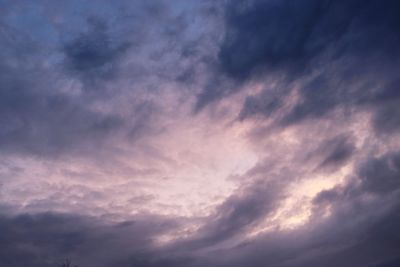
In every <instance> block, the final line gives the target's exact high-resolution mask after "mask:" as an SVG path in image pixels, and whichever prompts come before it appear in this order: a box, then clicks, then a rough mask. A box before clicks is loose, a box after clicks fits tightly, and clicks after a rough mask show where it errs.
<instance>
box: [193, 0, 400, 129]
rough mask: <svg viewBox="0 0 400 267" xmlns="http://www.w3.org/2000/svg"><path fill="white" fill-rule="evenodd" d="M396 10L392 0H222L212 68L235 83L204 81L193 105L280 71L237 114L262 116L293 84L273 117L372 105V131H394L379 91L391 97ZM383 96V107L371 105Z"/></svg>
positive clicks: (284, 121)
mask: <svg viewBox="0 0 400 267" xmlns="http://www.w3.org/2000/svg"><path fill="white" fill-rule="evenodd" d="M398 10H399V3H398V1H393V0H386V1H375V0H369V1H360V0H351V1H314V0H304V1H229V2H228V4H227V7H226V11H225V14H226V15H225V26H226V32H225V37H224V39H223V41H222V43H221V46H220V51H219V62H218V63H216V65H217V67H216V68H217V69H218V70H219V73H220V75H226V76H227V77H230V79H233V80H235V81H236V85H233V86H232V85H230V84H227V83H225V84H221V83H212V84H214V86H212V87H211V88H212V89H211V90H210V89H209V88H205V89H204V91H203V93H202V94H200V97H199V100H198V102H199V103H200V104H199V105H200V106H202V107H203V106H205V105H207V103H211V102H213V101H215V100H218V99H221V98H223V97H226V96H227V95H229V94H231V93H233V92H236V91H239V90H241V89H242V88H245V87H246V86H243V82H244V81H248V80H250V79H254V78H255V79H258V80H261V81H263V80H264V79H265V77H268V76H271V75H272V76H273V75H277V76H279V75H280V76H282V75H283V77H285V78H284V79H283V81H282V82H281V83H280V85H278V87H279V88H277V89H276V92H275V93H272V94H271V90H270V88H268V90H265V92H261V93H259V94H258V95H256V96H249V97H248V98H247V99H246V101H245V103H244V106H243V110H242V112H241V114H240V119H245V118H248V117H251V116H254V115H264V116H266V117H270V116H271V115H273V114H275V113H276V112H277V111H279V110H280V108H281V106H282V103H284V102H286V101H287V99H286V97H287V96H288V94H289V93H290V92H292V91H293V90H298V92H299V94H300V100H299V101H298V102H297V103H296V105H294V107H293V108H292V110H290V111H289V112H287V113H286V114H284V115H280V116H279V117H280V118H279V120H280V123H279V124H281V125H290V124H294V123H298V122H301V121H303V120H305V119H310V118H311V119H312V118H317V119H318V118H323V117H324V116H326V115H328V114H329V113H330V112H331V111H332V110H334V109H336V108H338V107H339V108H348V109H351V108H350V107H352V106H356V107H357V108H359V109H364V110H371V111H372V112H376V115H375V118H374V119H373V125H374V127H375V129H376V130H377V132H382V131H393V130H396V129H397V126H396V125H398V123H397V121H396V119H395V118H397V117H398V116H396V115H395V114H397V113H398V109H397V108H396V106H398V105H397V104H396V103H397V101H395V100H394V99H393V98H391V99H389V98H387V97H385V96H388V95H391V96H393V97H394V98H396V99H397V96H398V94H397V93H396V92H397V91H398V90H397V89H394V88H398V82H396V81H398V78H397V74H396V73H395V72H394V71H393V70H394V69H397V68H398V67H399V64H400V62H399V61H398V58H399V52H400V49H399V47H400V45H399V44H400V39H399V37H398V36H397V32H398V31H399V30H400V20H399V17H400V16H399V12H398ZM389 51H390V53H389ZM226 79H229V78H226ZM269 87H270V86H269ZM296 87H300V88H299V89H294V88H296ZM221 92H223V93H221ZM383 102H385V103H389V102H390V106H389V107H386V108H378V107H379V106H381V105H382V103H383ZM392 103H394V104H392Z"/></svg>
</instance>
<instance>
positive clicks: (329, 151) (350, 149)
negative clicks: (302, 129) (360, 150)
mask: <svg viewBox="0 0 400 267" xmlns="http://www.w3.org/2000/svg"><path fill="white" fill-rule="evenodd" d="M351 140H352V138H351V136H348V135H344V134H342V135H338V136H335V137H334V138H331V139H329V140H327V141H326V142H324V144H322V145H321V146H320V147H319V149H318V151H319V153H321V154H323V155H324V157H325V159H324V160H323V161H322V162H321V164H320V167H323V168H324V167H331V166H340V165H341V164H343V163H344V162H346V161H347V160H348V159H349V158H350V157H351V156H352V154H353V153H354V151H355V146H354V144H353V142H352V141H351ZM321 154H320V155H321Z"/></svg>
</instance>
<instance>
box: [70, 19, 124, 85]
mask: <svg viewBox="0 0 400 267" xmlns="http://www.w3.org/2000/svg"><path fill="white" fill-rule="evenodd" d="M88 25H89V29H88V31H87V32H86V33H81V34H80V35H79V36H78V37H76V38H75V39H73V40H71V41H70V42H68V43H66V44H65V45H64V47H63V52H64V53H65V56H66V59H65V60H66V66H67V68H68V69H70V70H71V71H72V72H73V73H74V74H76V75H78V77H80V78H82V79H84V80H93V79H107V78H111V77H112V76H113V75H114V74H115V71H116V67H117V66H116V65H117V63H118V60H119V59H121V58H122V56H123V55H124V53H126V51H127V50H128V49H129V47H130V46H131V44H130V43H129V42H128V41H125V42H122V43H118V42H119V40H118V41H116V40H115V38H112V36H110V34H109V33H108V28H109V26H108V25H107V22H106V21H104V20H102V19H100V18H96V17H91V18H88Z"/></svg>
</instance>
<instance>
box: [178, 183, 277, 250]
mask: <svg viewBox="0 0 400 267" xmlns="http://www.w3.org/2000/svg"><path fill="white" fill-rule="evenodd" d="M282 198H283V195H282V188H281V185H279V183H277V182H275V181H270V182H266V181H257V182H254V184H252V185H250V186H248V187H244V188H240V189H238V190H237V191H236V192H235V193H234V194H233V195H232V196H231V197H230V198H228V199H227V200H225V201H224V203H222V204H221V205H220V206H219V207H217V208H216V211H215V214H213V215H212V216H210V218H207V221H206V224H205V225H204V227H202V228H201V229H199V231H198V233H197V234H196V236H195V237H194V238H193V239H189V240H188V241H184V246H183V247H185V248H191V249H198V248H203V247H212V246H215V245H218V244H219V243H221V242H224V241H227V240H231V239H235V238H236V237H238V236H240V235H241V234H243V233H244V232H245V231H246V230H249V229H251V227H254V226H255V225H257V223H259V222H260V221H261V220H262V219H265V218H267V217H268V216H269V215H270V214H271V213H272V212H274V211H275V209H276V208H277V206H278V203H279V202H280V200H281V199H282Z"/></svg>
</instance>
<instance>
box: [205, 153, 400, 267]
mask: <svg viewBox="0 0 400 267" xmlns="http://www.w3.org/2000/svg"><path fill="white" fill-rule="evenodd" d="M397 160H398V153H394V154H388V155H384V156H382V157H380V158H376V159H375V158H371V159H366V160H365V161H364V162H361V163H360V164H359V166H358V167H357V168H358V169H357V172H356V176H355V177H352V179H351V180H350V181H349V183H348V184H347V185H346V186H343V187H337V188H334V189H331V190H327V191H322V192H321V193H320V194H319V195H318V196H317V197H316V198H315V199H314V209H313V215H312V216H311V219H310V221H309V222H308V223H307V224H304V225H303V226H301V227H299V228H297V229H293V230H282V231H271V232H267V233H265V234H261V235H259V236H257V237H256V238H254V239H252V240H249V241H247V242H243V243H241V244H239V245H238V246H236V247H233V248H230V249H223V250H218V251H216V252H215V254H213V256H210V257H212V259H213V260H214V262H215V263H214V264H215V266H243V265H251V266H276V267H280V266H282V267H283V266H285V267H289V266H290V267H303V266H304V267H305V266H321V265H324V266H332V267H334V266H344V267H364V266H386V265H387V266H392V265H393V266H395V265H394V264H396V263H397V262H398V260H399V258H398V253H399V252H400V235H399V233H398V231H397V228H398V227H399V225H400V216H399V214H400V213H399V211H400V206H399V204H398V203H399V199H400V194H399V191H398V190H397V189H398V188H399V187H398V184H397V183H396V182H394V180H395V179H396V178H394V177H397V180H398V178H399V177H400V176H399V174H400V169H399V168H398V167H399V166H398V164H397ZM392 161H393V162H395V163H392ZM367 166H368V167H367ZM371 180H373V181H374V182H373V183H380V185H381V187H376V188H375V185H374V186H371ZM357 181H361V183H357ZM389 186H390V187H391V188H393V189H392V190H388V191H385V190H386V189H387V188H389ZM380 188H381V189H382V188H383V189H382V190H381V189H380ZM370 192H374V193H378V194H379V197H378V198H371V199H369V200H368V196H369V194H370ZM327 210H329V211H330V215H329V216H328V217H324V215H323V214H324V212H326V211H327Z"/></svg>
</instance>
